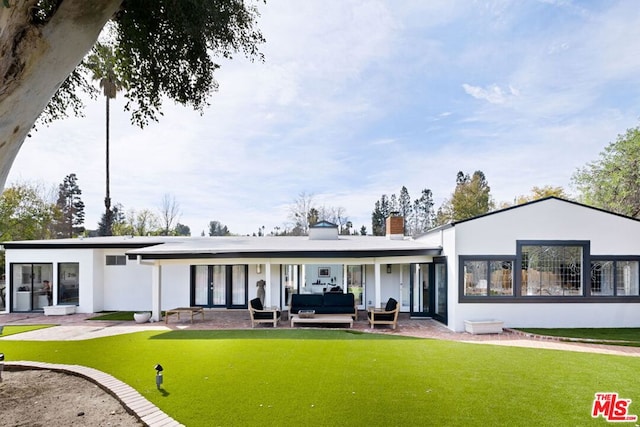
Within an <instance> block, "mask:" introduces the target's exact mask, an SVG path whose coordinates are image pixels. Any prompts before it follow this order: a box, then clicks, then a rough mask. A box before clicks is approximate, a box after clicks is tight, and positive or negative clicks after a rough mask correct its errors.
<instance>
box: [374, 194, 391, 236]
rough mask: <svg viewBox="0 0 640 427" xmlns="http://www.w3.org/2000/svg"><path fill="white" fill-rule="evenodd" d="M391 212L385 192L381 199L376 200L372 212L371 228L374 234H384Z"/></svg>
mask: <svg viewBox="0 0 640 427" xmlns="http://www.w3.org/2000/svg"><path fill="white" fill-rule="evenodd" d="M390 213H391V211H390V209H389V199H388V198H387V195H386V194H383V195H382V197H380V200H378V201H376V203H375V205H374V208H373V212H372V213H371V230H372V232H373V235H374V236H384V234H385V230H386V221H387V217H388V216H389V214H390Z"/></svg>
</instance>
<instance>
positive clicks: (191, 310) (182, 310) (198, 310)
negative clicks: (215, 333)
mask: <svg viewBox="0 0 640 427" xmlns="http://www.w3.org/2000/svg"><path fill="white" fill-rule="evenodd" d="M174 314H175V315H176V316H177V317H178V320H180V314H188V315H191V323H193V316H195V315H197V314H200V315H201V316H202V320H204V309H203V308H202V307H178V308H173V309H171V310H167V311H166V312H165V314H164V323H169V316H172V315H174Z"/></svg>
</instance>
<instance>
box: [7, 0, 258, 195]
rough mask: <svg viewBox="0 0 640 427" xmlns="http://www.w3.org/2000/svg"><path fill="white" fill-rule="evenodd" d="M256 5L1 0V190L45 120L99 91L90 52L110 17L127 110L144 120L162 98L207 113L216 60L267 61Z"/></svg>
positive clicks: (77, 107) (197, 0) (154, 114)
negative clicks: (90, 75) (89, 67)
mask: <svg viewBox="0 0 640 427" xmlns="http://www.w3.org/2000/svg"><path fill="white" fill-rule="evenodd" d="M258 16H259V14H258V11H257V9H256V7H255V6H248V5H245V4H244V1H242V0H219V1H215V2H214V1H210V0H191V1H172V0H136V1H131V0H92V1H91V2H87V1H86V0H57V1H50V0H23V1H21V2H14V1H9V0H4V1H3V2H2V3H0V22H2V31H1V32H0V52H2V55H0V117H2V120H3V123H5V124H6V125H3V126H1V127H0V141H2V144H1V145H0V188H3V187H4V184H5V181H6V178H7V175H8V173H9V169H10V168H11V165H12V164H13V161H14V159H15V157H16V156H17V154H18V151H19V150H20V147H21V145H22V144H23V142H24V140H25V138H26V136H27V135H28V134H29V132H30V131H31V129H32V128H33V125H34V124H35V122H36V120H37V119H38V117H39V116H40V115H41V114H42V113H43V112H44V115H43V116H42V121H43V122H47V121H50V120H53V119H55V118H58V117H62V116H64V115H65V114H66V112H67V110H68V109H71V110H73V112H74V113H76V114H78V113H79V112H80V111H81V110H82V102H81V100H80V97H79V96H78V91H80V90H85V91H88V92H90V93H92V89H91V85H90V84H89V83H88V82H87V79H86V74H83V71H84V70H85V69H86V64H85V63H82V59H83V57H84V56H85V55H86V54H87V52H88V51H89V50H90V49H91V47H92V46H93V45H94V44H95V43H96V41H97V39H98V36H99V34H100V32H101V30H102V28H103V27H104V26H105V24H106V23H107V22H108V21H110V22H111V23H112V26H113V27H112V28H113V40H114V48H115V51H114V53H115V59H116V69H119V70H121V76H122V77H123V80H122V81H123V82H125V83H126V85H127V87H128V88H129V90H128V91H127V94H126V95H125V96H126V97H127V100H128V101H127V104H126V109H127V110H129V111H131V114H132V121H133V122H134V123H136V124H138V125H141V126H144V125H145V124H147V123H148V121H149V120H157V118H158V116H159V115H161V114H162V112H161V106H162V100H163V99H167V98H168V99H172V100H174V101H175V102H178V103H180V104H182V105H187V106H191V107H193V108H194V109H195V110H197V111H200V112H202V111H203V108H204V107H205V106H206V105H207V98H208V97H209V95H210V94H211V92H212V91H214V90H216V89H217V82H216V81H215V79H214V77H213V73H214V71H215V70H216V69H217V68H219V65H218V64H216V63H215V62H214V61H213V59H212V57H213V56H218V57H224V58H231V57H232V55H233V54H235V53H237V52H241V53H243V54H244V55H245V56H247V57H249V58H250V59H255V58H261V55H260V54H259V52H258V50H257V46H258V45H259V44H260V43H262V42H264V39H263V37H262V34H261V33H260V32H259V31H258V30H256V29H255V25H256V20H257V17H258Z"/></svg>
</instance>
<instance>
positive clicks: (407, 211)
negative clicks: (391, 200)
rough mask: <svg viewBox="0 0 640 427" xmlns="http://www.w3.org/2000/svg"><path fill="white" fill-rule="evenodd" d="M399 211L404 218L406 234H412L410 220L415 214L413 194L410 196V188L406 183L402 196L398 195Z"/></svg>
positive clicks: (401, 190) (401, 192)
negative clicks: (412, 204)
mask: <svg viewBox="0 0 640 427" xmlns="http://www.w3.org/2000/svg"><path fill="white" fill-rule="evenodd" d="M398 212H399V213H400V215H401V216H402V217H403V218H404V231H405V235H407V234H411V226H410V221H411V217H412V216H413V209H412V207H411V196H409V190H407V187H405V186H404V185H403V186H402V188H401V189H400V196H399V197H398Z"/></svg>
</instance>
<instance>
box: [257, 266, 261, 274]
mask: <svg viewBox="0 0 640 427" xmlns="http://www.w3.org/2000/svg"><path fill="white" fill-rule="evenodd" d="M256 273H258V274H261V273H262V264H256Z"/></svg>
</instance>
